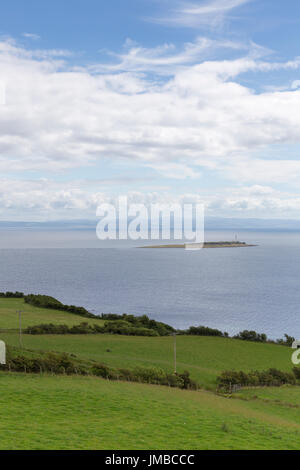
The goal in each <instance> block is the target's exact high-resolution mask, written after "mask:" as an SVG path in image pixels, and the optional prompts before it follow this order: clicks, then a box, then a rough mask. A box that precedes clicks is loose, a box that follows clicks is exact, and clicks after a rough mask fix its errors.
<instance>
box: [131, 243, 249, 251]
mask: <svg viewBox="0 0 300 470" xmlns="http://www.w3.org/2000/svg"><path fill="white" fill-rule="evenodd" d="M252 246H257V245H252V244H248V243H246V242H240V241H231V242H230V241H227V242H224V241H220V242H204V244H203V245H202V244H200V243H179V244H167V245H149V246H139V247H138V248H188V249H190V250H193V249H195V250H197V249H199V248H247V247H252Z"/></svg>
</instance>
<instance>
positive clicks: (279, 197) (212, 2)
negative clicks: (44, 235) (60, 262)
mask: <svg viewBox="0 0 300 470" xmlns="http://www.w3.org/2000/svg"><path fill="white" fill-rule="evenodd" d="M299 25H300V2H296V1H295V0H286V1H285V2H282V0H191V1H185V0H178V1H177V0H126V1H124V0H110V1H109V2H104V1H99V0H72V2H71V1H69V0H52V1H51V2H50V1H47V2H46V1H44V2H41V1H40V0H26V2H24V0H10V2H5V4H3V5H1V17H0V171H1V176H0V220H27V221H30V220H41V221H42V220H55V219H76V218H86V219H87V218H90V217H94V216H95V213H96V207H97V205H98V204H99V203H101V202H104V201H105V202H108V201H112V200H115V199H116V198H117V197H118V196H119V195H125V194H127V195H129V197H130V200H132V201H135V202H146V203H149V202H156V201H164V202H166V201H172V202H174V201H187V200H189V201H190V200H193V201H196V200H199V201H202V202H204V203H205V204H206V211H207V212H206V213H207V214H208V215H213V216H223V217H261V218H297V219H300V185H299V183H300V158H299V157H300V41H299V40H300V28H299Z"/></svg>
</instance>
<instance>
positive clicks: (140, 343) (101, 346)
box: [1, 333, 292, 389]
mask: <svg viewBox="0 0 300 470" xmlns="http://www.w3.org/2000/svg"><path fill="white" fill-rule="evenodd" d="M1 338H2V339H3V340H4V341H6V342H7V344H10V345H12V346H18V345H19V337H18V334H17V333H5V334H2V335H1ZM23 344H24V347H25V348H28V349H36V350H47V351H57V352H69V353H75V354H76V355H78V356H80V357H82V358H84V359H94V360H97V361H99V362H104V363H106V364H108V365H111V366H116V367H128V368H133V367H135V366H141V365H142V366H152V365H156V366H158V367H160V368H162V369H165V370H167V371H169V372H172V370H173V361H174V360H173V337H155V338H149V337H129V336H118V335H63V336H62V335H42V336H32V335H23ZM108 349H109V350H110V351H109V352H108V351H107V350H108ZM290 356H291V350H290V348H287V347H284V346H277V345H272V344H261V343H250V342H247V341H240V340H234V339H226V338H214V337H201V336H178V337H177V367H178V371H179V372H182V371H184V370H185V369H188V370H189V371H190V373H191V377H192V378H193V379H195V380H197V382H198V383H199V384H200V385H201V386H203V387H205V388H211V389H215V388H216V377H217V376H218V375H219V374H220V372H221V371H223V370H225V369H236V370H244V371H250V370H254V369H258V370H264V369H268V368H270V367H275V368H278V369H280V370H287V371H288V370H291V369H292V363H291V360H290Z"/></svg>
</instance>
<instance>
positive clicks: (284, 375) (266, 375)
mask: <svg viewBox="0 0 300 470" xmlns="http://www.w3.org/2000/svg"><path fill="white" fill-rule="evenodd" d="M299 376H300V374H299ZM296 378H298V377H297V376H296V374H295V372H294V373H290V372H282V371H280V370H278V369H274V368H272V369H268V370H267V371H252V372H249V373H245V372H243V371H225V372H222V374H221V375H220V376H219V377H218V378H217V383H218V386H219V388H220V389H224V390H227V391H228V390H229V391H231V389H232V387H234V386H235V385H239V386H241V387H254V386H268V387H279V386H281V385H285V384H290V385H295V384H296Z"/></svg>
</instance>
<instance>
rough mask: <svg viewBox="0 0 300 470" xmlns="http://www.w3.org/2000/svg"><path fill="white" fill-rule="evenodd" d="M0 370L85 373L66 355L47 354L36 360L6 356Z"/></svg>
mask: <svg viewBox="0 0 300 470" xmlns="http://www.w3.org/2000/svg"><path fill="white" fill-rule="evenodd" d="M1 369H2V370H10V371H14V372H26V373H43V372H50V373H52V374H68V375H70V374H80V375H86V374H87V371H86V370H85V369H84V368H82V367H80V366H78V365H77V364H75V363H74V362H73V361H72V359H71V358H70V356H69V355H68V354H65V353H62V354H57V353H47V354H45V355H43V356H40V357H38V358H28V357H25V356H17V357H12V356H11V355H8V358H7V364H6V365H5V366H1Z"/></svg>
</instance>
